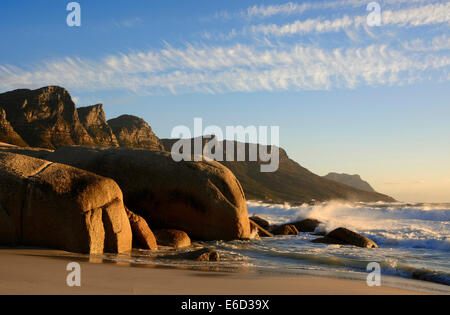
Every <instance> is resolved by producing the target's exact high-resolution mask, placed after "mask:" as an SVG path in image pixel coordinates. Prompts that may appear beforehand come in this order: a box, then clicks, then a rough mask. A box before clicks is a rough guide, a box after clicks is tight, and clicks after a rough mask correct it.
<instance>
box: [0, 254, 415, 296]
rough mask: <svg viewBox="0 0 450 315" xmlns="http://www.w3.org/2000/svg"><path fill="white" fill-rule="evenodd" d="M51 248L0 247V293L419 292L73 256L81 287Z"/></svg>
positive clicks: (362, 284) (350, 282)
mask: <svg viewBox="0 0 450 315" xmlns="http://www.w3.org/2000/svg"><path fill="white" fill-rule="evenodd" d="M55 252H56V251H47V250H33V249H0V294H164V295H166V294H169V295H172V294H175V295H203V294H209V295H211V294H213V295H215V294H219V295H229V294H235V295H272V294H283V295H284V294H289V295H297V294H419V292H414V291H409V290H401V289H394V288H389V287H383V286H382V287H372V288H371V287H368V286H367V285H366V283H365V282H364V281H353V280H339V279H327V278H321V277H317V278H314V277H302V276H262V275H259V274H252V273H223V272H203V271H192V270H180V269H166V268H138V267H130V266H121V265H117V264H111V263H90V262H82V261H78V262H79V263H80V265H81V287H75V288H71V287H68V286H67V285H66V277H67V275H68V274H69V272H68V271H66V266H67V264H68V262H70V260H68V259H67V258H55V257H49V255H51V254H52V253H55Z"/></svg>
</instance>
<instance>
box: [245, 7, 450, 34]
mask: <svg viewBox="0 0 450 315" xmlns="http://www.w3.org/2000/svg"><path fill="white" fill-rule="evenodd" d="M381 18H382V26H400V27H417V26H423V25H435V24H442V23H445V24H449V25H450V2H448V3H439V4H428V5H425V6H420V7H414V8H407V9H402V10H397V11H392V10H383V11H382V15H381ZM366 21H367V15H362V16H355V17H352V16H349V15H344V16H343V17H340V18H337V19H333V20H329V19H328V20H327V19H323V18H315V19H307V20H297V21H295V22H292V23H287V24H284V25H277V24H259V25H253V26H251V27H250V28H248V29H249V30H244V31H243V32H250V33H253V34H263V35H265V36H286V35H293V34H307V33H327V32H338V31H342V30H345V29H348V28H351V27H352V28H359V27H362V26H365V25H366Z"/></svg>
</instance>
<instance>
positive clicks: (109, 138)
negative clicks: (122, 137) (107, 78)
mask: <svg viewBox="0 0 450 315" xmlns="http://www.w3.org/2000/svg"><path fill="white" fill-rule="evenodd" d="M78 116H79V117H80V121H81V123H82V124H83V126H84V128H85V129H86V130H87V132H88V133H89V135H90V136H91V138H92V140H93V141H94V143H95V144H96V145H98V146H108V147H118V146H119V143H118V142H117V139H116V136H115V135H114V133H113V131H112V129H111V127H110V126H109V125H108V122H107V121H106V118H105V112H104V111H103V105H102V104H97V105H93V106H87V107H80V108H78Z"/></svg>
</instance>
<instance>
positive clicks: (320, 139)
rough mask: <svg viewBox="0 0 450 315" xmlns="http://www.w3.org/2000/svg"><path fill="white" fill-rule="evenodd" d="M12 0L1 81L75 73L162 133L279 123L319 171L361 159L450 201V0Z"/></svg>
mask: <svg viewBox="0 0 450 315" xmlns="http://www.w3.org/2000/svg"><path fill="white" fill-rule="evenodd" d="M69 2H70V1H65V0H64V1H63V0H58V1H55V0H21V1H8V2H6V1H3V3H2V4H1V10H0V36H1V38H2V49H0V92H3V91H7V90H12V89H16V88H38V87H41V86H45V85H61V86H64V87H66V88H67V89H68V90H69V91H70V92H71V94H72V96H73V97H74V99H75V101H76V103H77V105H79V106H84V105H90V104H95V103H103V104H104V106H105V111H106V114H107V117H108V118H112V117H115V116H118V115H121V114H124V113H129V114H134V115H138V116H141V117H143V118H144V119H145V120H147V121H148V122H149V123H150V125H151V126H152V127H153V129H154V131H155V132H156V134H157V135H158V136H159V137H161V138H164V137H169V136H170V133H171V130H172V128H174V127H175V126H177V125H186V126H189V127H192V128H193V118H194V117H201V118H203V123H204V125H218V126H222V127H224V126H227V125H244V126H248V125H278V126H280V137H281V139H280V141H281V146H282V147H284V148H285V149H286V150H287V152H288V154H289V155H290V156H291V157H292V158H294V159H295V160H296V161H298V162H299V163H300V164H302V165H303V166H305V167H307V168H308V169H310V170H311V171H313V172H315V173H317V174H319V175H325V174H326V173H328V172H329V171H336V172H345V173H350V174H353V173H358V174H360V175H361V176H362V177H363V178H365V179H366V180H368V181H369V182H370V183H371V184H372V185H373V186H374V187H375V188H376V189H377V190H379V191H381V192H384V193H387V194H390V195H393V196H394V197H396V198H397V199H399V200H405V201H447V202H450V124H449V118H450V97H449V96H450V83H449V81H450V72H449V70H450V54H449V52H450V36H449V34H450V33H449V27H450V2H449V1H432V0H431V1H422V0H408V1H406V0H395V1H394V0H384V1H378V3H379V5H380V8H381V25H380V26H374V27H370V26H368V25H367V16H368V14H369V13H370V12H369V11H367V10H366V6H367V4H368V3H369V2H370V1H356V0H325V1H312V0H311V1H292V2H288V1H257V2H256V1H242V0H240V1H235V0H221V1H219V0H208V1H198V0H190V1H167V0H165V1H149V0H142V1H140V0H129V1H127V2H126V5H124V4H123V3H124V2H121V1H92V0H90V1H86V0H85V1H78V3H80V5H81V24H82V25H81V27H68V26H67V24H66V17H67V14H68V13H69V12H67V11H66V6H67V4H68V3H69Z"/></svg>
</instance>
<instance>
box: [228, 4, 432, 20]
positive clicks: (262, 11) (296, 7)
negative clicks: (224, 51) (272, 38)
mask: <svg viewBox="0 0 450 315" xmlns="http://www.w3.org/2000/svg"><path fill="white" fill-rule="evenodd" d="M372 1H373V0H367V1H361V0H340V1H324V2H321V1H316V2H302V3H297V2H287V3H283V4H277V5H254V6H251V7H249V8H247V10H245V11H241V13H240V15H241V16H246V17H250V18H251V17H261V18H267V17H272V16H275V15H295V14H302V13H304V12H306V11H310V10H328V9H343V8H348V7H350V8H357V7H363V8H365V7H366V6H367V4H368V3H370V2H372ZM436 2H437V1H432V0H384V1H377V3H379V4H380V5H383V6H384V7H385V8H390V9H392V8H393V7H399V6H400V5H403V4H423V3H436ZM227 16H228V17H229V16H230V14H229V13H227Z"/></svg>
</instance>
